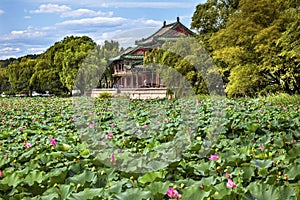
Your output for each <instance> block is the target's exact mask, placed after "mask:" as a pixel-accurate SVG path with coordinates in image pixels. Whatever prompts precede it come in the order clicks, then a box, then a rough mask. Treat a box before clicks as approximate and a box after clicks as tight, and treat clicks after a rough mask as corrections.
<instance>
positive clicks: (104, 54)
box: [75, 41, 120, 94]
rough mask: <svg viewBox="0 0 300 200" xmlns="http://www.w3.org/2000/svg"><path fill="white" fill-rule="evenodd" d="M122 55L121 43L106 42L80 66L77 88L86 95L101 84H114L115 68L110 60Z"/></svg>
mask: <svg viewBox="0 0 300 200" xmlns="http://www.w3.org/2000/svg"><path fill="white" fill-rule="evenodd" d="M119 53H120V49H119V43H118V42H116V41H105V42H104V45H102V46H100V45H97V47H96V48H95V49H94V50H93V51H92V52H91V53H90V54H89V55H88V56H87V57H86V58H85V59H84V61H83V62H82V63H81V64H80V69H79V71H78V74H77V78H76V82H75V86H76V88H78V89H79V90H80V92H81V94H84V92H85V91H87V90H91V89H93V88H96V87H97V86H99V85H100V86H101V82H103V81H104V82H105V83H106V84H107V85H109V84H108V81H110V82H112V80H113V78H112V74H113V73H114V71H113V66H112V65H110V62H109V58H112V57H115V56H117V55H118V54H119Z"/></svg>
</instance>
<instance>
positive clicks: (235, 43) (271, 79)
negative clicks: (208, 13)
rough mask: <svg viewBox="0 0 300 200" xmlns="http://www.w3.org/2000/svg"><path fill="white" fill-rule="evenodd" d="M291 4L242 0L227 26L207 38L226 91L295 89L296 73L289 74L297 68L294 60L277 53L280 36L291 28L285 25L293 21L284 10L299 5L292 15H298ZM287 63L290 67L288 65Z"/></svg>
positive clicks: (294, 90) (237, 92)
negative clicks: (287, 59) (289, 62)
mask: <svg viewBox="0 0 300 200" xmlns="http://www.w3.org/2000/svg"><path fill="white" fill-rule="evenodd" d="M290 2H291V1H290ZM290 5H291V4H289V5H287V4H286V3H284V1H283V0H277V1H271V0H257V1H251V0H241V1H240V3H239V8H238V10H237V12H235V13H234V14H232V15H231V16H230V17H229V19H228V22H227V23H226V27H225V28H224V29H221V30H219V31H218V32H216V33H214V34H213V36H212V37H211V38H210V40H209V42H210V45H211V47H212V49H213V56H214V59H215V60H216V61H217V63H218V64H219V66H220V69H221V72H222V73H223V75H224V77H225V80H227V81H228V86H227V89H226V90H227V93H228V94H229V95H238V94H249V93H250V94H252V95H255V94H257V93H264V92H268V91H274V90H278V89H281V90H283V91H286V92H289V93H295V92H296V91H297V84H298V83H295V84H294V85H293V84H292V80H293V81H294V82H295V80H296V79H297V77H298V75H296V76H294V75H291V72H297V70H296V69H297V67H296V68H295V66H297V63H295V62H292V64H291V65H289V64H287V63H286V58H283V56H280V55H282V53H281V51H282V48H283V46H280V45H283V44H284V43H280V42H279V41H280V38H282V37H284V35H285V33H286V31H288V30H290V31H291V30H292V29H293V28H292V26H291V27H290V29H289V28H288V27H289V26H290V24H293V23H296V22H293V21H294V20H295V19H296V18H293V17H291V16H290V15H291V14H287V13H290V12H291V10H290V9H292V10H295V9H296V10H297V9H298V12H297V11H295V15H296V16H298V15H299V8H292V7H290ZM294 35H295V34H294ZM283 40H284V39H281V41H283ZM286 41H287V40H286ZM289 44H290V43H289ZM287 46H289V45H285V47H287ZM288 65H289V66H290V67H291V68H292V69H288ZM241 71H242V72H244V73H240V72H241ZM297 73H298V72H297ZM228 74H230V75H229V76H228ZM241 76H242V77H244V78H241ZM246 77H249V78H246ZM227 78H228V79H227ZM245 81H247V82H245ZM296 82H297V81H296ZM291 86H293V87H291ZM242 87H244V88H242Z"/></svg>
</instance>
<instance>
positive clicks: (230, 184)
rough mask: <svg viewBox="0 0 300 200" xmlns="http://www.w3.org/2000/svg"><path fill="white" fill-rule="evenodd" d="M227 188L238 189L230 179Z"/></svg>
mask: <svg viewBox="0 0 300 200" xmlns="http://www.w3.org/2000/svg"><path fill="white" fill-rule="evenodd" d="M227 188H229V189H230V188H236V184H235V183H234V182H233V181H232V180H231V179H230V178H229V179H228V182H227Z"/></svg>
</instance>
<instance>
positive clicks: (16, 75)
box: [7, 57, 36, 95]
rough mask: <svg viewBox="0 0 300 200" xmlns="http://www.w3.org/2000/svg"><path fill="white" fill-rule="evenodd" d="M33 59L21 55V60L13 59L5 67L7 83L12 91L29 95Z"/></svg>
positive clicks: (34, 61) (34, 62) (33, 64)
mask: <svg viewBox="0 0 300 200" xmlns="http://www.w3.org/2000/svg"><path fill="white" fill-rule="evenodd" d="M35 64H36V60H35V59H30V58H26V57H23V58H22V59H21V61H20V62H19V61H18V60H15V61H13V62H12V63H11V64H10V65H9V66H8V68H7V72H8V77H9V83H10V85H11V90H12V92H14V93H22V94H27V95H31V92H32V87H31V85H30V78H31V76H32V75H33V73H34V71H33V70H34V66H35Z"/></svg>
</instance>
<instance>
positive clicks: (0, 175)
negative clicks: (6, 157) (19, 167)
mask: <svg viewBox="0 0 300 200" xmlns="http://www.w3.org/2000/svg"><path fill="white" fill-rule="evenodd" d="M2 177H3V172H2V170H0V178H2Z"/></svg>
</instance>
